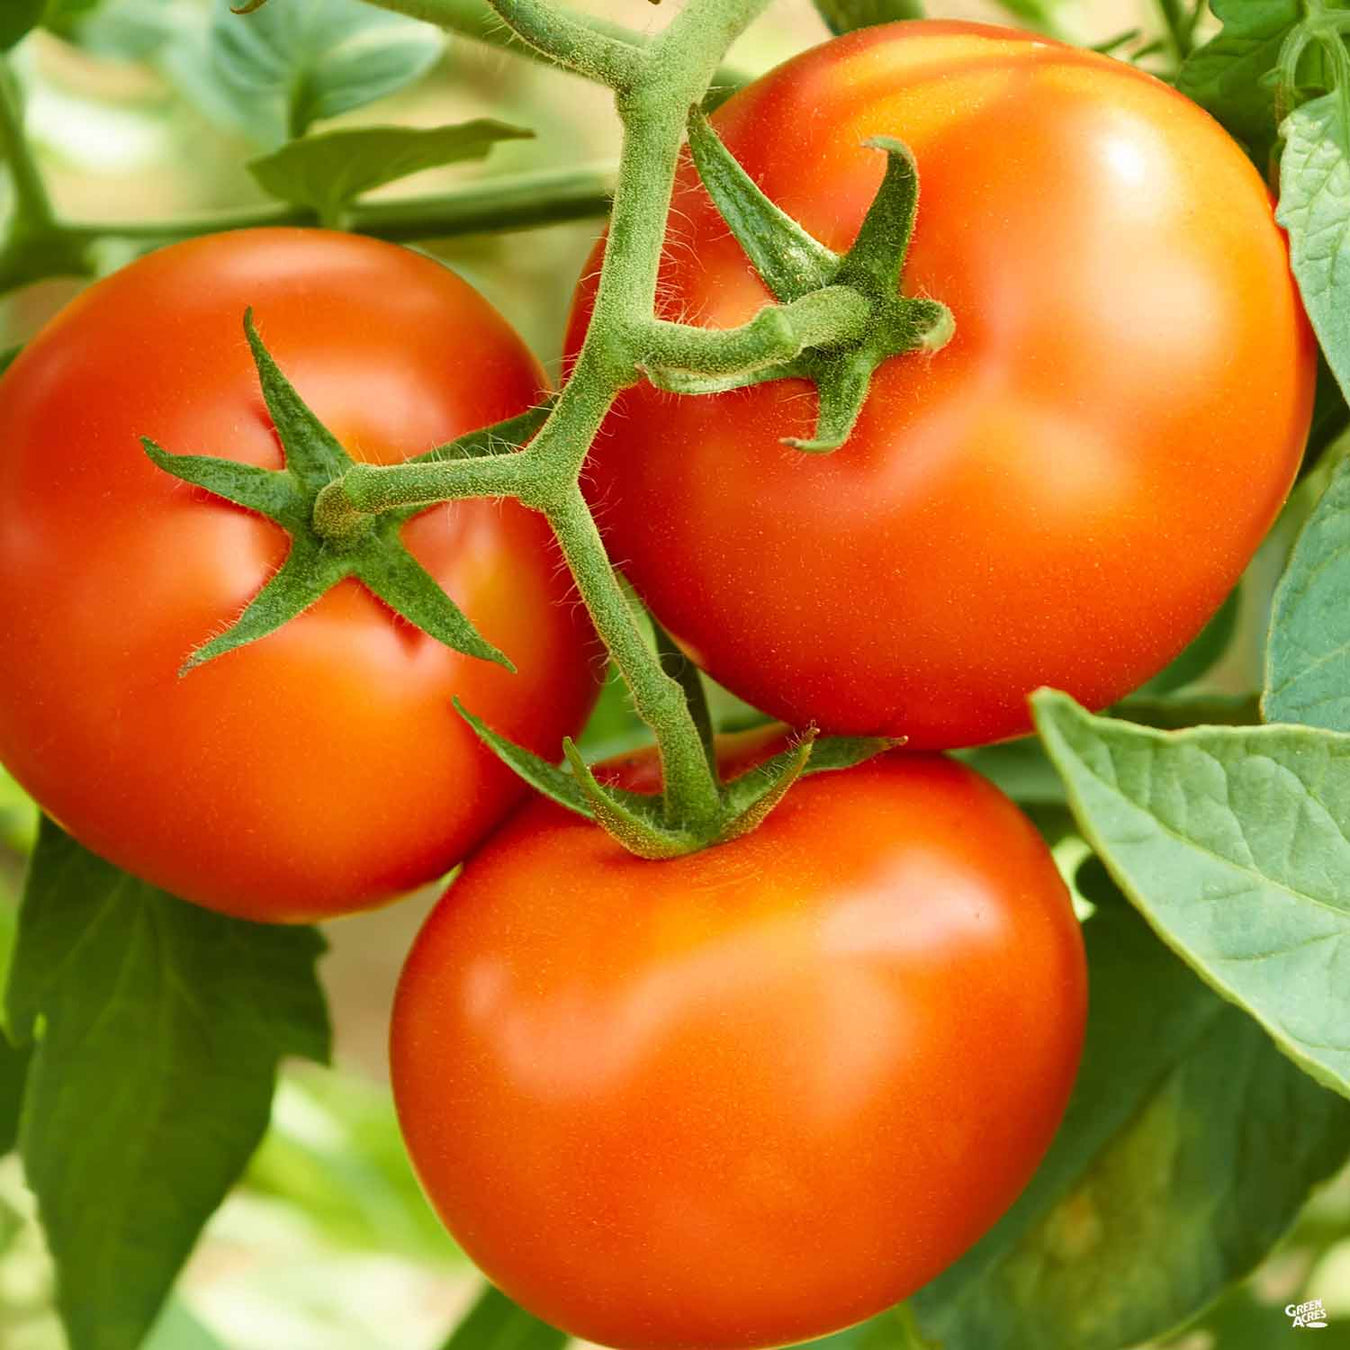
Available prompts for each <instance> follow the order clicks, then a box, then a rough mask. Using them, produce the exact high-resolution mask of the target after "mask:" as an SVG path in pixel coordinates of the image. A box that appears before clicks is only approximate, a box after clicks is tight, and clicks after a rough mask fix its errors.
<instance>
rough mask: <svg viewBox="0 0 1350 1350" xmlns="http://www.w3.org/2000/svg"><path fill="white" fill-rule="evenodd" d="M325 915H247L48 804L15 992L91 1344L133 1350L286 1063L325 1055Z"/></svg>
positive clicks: (61, 1292)
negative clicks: (135, 858)
mask: <svg viewBox="0 0 1350 1350" xmlns="http://www.w3.org/2000/svg"><path fill="white" fill-rule="evenodd" d="M322 951H323V942H322V939H321V938H320V937H319V936H318V934H317V933H316V932H315V931H314V930H313V929H309V928H288V927H281V926H273V927H269V926H267V925H262V924H253V923H245V922H243V921H241V920H237V919H229V918H226V917H224V916H222V915H219V914H214V913H212V912H211V911H209V910H205V909H200V908H198V907H196V906H194V905H188V904H185V903H183V902H182V901H179V900H176V899H175V898H174V897H173V896H170V895H166V894H165V893H164V892H163V891H159V890H156V889H154V888H153V887H151V886H148V885H146V884H145V883H143V882H140V881H138V880H136V879H135V878H134V877H131V876H128V875H127V874H126V873H125V872H120V871H118V869H117V868H115V867H113V866H112V865H111V864H109V863H106V862H104V861H102V859H100V858H96V857H95V856H94V855H93V854H91V853H88V852H87V851H86V850H84V849H83V848H81V847H80V845H79V844H77V843H75V841H74V840H72V839H70V838H69V837H67V836H66V835H65V834H63V833H62V832H61V831H60V830H59V829H58V828H57V827H56V826H55V825H53V824H51V822H49V821H44V822H43V824H42V828H41V831H40V834H39V837H38V844H37V849H36V851H35V853H34V855H33V862H32V867H31V870H30V873H29V877H28V885H27V888H26V891H25V894H24V900H23V908H22V910H21V913H20V918H19V937H18V943H17V945H16V948H15V953H14V964H13V968H12V970H11V973H10V980H9V988H8V994H7V1000H8V1011H9V1017H10V1023H11V1026H12V1028H13V1030H14V1032H15V1034H16V1035H17V1036H18V1037H19V1039H20V1040H21V1041H24V1042H34V1043H35V1049H34V1053H33V1062H32V1066H31V1068H30V1071H29V1078H28V1086H27V1091H26V1097H25V1102H24V1116H23V1124H22V1127H21V1134H20V1148H21V1150H22V1153H23V1159H24V1169H25V1173H26V1175H27V1178H28V1183H29V1186H30V1187H31V1189H32V1190H33V1192H34V1194H35V1195H36V1196H37V1199H38V1206H39V1211H40V1213H41V1217H42V1222H43V1227H44V1230H45V1232H46V1236H47V1242H48V1245H49V1247H50V1248H51V1253H52V1256H53V1257H54V1259H55V1261H56V1268H57V1277H58V1294H57V1304H58V1308H59V1311H60V1313H61V1317H62V1320H63V1322H64V1323H65V1326H66V1329H67V1334H68V1335H69V1337H70V1343H71V1350H130V1348H131V1347H133V1346H135V1345H137V1344H139V1342H140V1340H141V1338H142V1337H143V1336H144V1335H145V1333H146V1331H147V1330H148V1328H149V1327H150V1325H151V1323H152V1322H153V1321H154V1319H155V1316H156V1314H157V1313H158V1311H159V1309H160V1306H161V1304H162V1303H163V1301H164V1298H165V1295H166V1294H167V1293H168V1291H169V1288H170V1286H171V1285H172V1284H173V1281H174V1279H175V1277H176V1276H177V1274H178V1271H179V1269H180V1267H181V1266H182V1264H183V1262H184V1261H185V1260H186V1258H187V1256H188V1253H189V1252H190V1251H191V1249H192V1246H193V1244H194V1243H195V1241H196V1239H197V1235H198V1233H199V1232H200V1231H201V1228H202V1225H203V1224H204V1223H205V1222H206V1220H207V1219H208V1218H209V1217H210V1215H211V1213H212V1212H213V1211H214V1210H215V1208H216V1207H217V1206H218V1205H219V1204H220V1202H221V1200H222V1199H223V1198H224V1196H225V1193H226V1192H227V1191H228V1190H229V1189H230V1187H231V1186H232V1185H233V1184H234V1182H235V1180H236V1179H237V1178H238V1176H239V1174H240V1173H241V1172H242V1170H243V1168H244V1165H245V1164H246V1163H247V1161H248V1158H249V1155H250V1154H251V1153H252V1152H253V1150H254V1148H255V1147H256V1146H257V1143H258V1141H259V1139H260V1138H261V1137H262V1133H263V1130H264V1129H265V1127H266V1125H267V1118H268V1111H269V1108H270V1104H271V1100H272V1090H273V1087H274V1084H275V1081H276V1072H277V1063H278V1061H279V1060H280V1059H281V1058H282V1057H283V1056H286V1055H303V1056H306V1057H308V1058H311V1059H316V1060H325V1059H326V1058H327V1056H328V1053H329V1029H328V1019H327V1013H326V1009H325V1007H324V1000H323V994H322V992H321V990H320V988H319V986H318V983H317V982H316V980H315V975H314V964H315V962H316V960H317V959H318V957H319V956H320V954H321V953H322Z"/></svg>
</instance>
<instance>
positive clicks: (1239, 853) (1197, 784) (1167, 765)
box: [1032, 690, 1350, 1095]
mask: <svg viewBox="0 0 1350 1350" xmlns="http://www.w3.org/2000/svg"><path fill="white" fill-rule="evenodd" d="M1032 707H1033V711H1034V712H1035V715H1036V723H1037V727H1038V728H1039V730H1040V733H1041V737H1042V739H1043V740H1044V742H1045V746H1046V749H1047V751H1048V752H1049V754H1050V758H1051V759H1052V760H1053V761H1054V762H1055V766H1056V767H1057V768H1058V770H1059V772H1060V775H1061V776H1062V777H1063V779H1064V783H1065V786H1066V787H1067V789H1068V794H1069V804H1070V806H1071V807H1072V809H1073V813H1074V816H1075V817H1076V818H1077V820H1078V823H1079V825H1080V827H1081V828H1082V831H1083V835H1084V837H1085V838H1086V839H1087V841H1088V842H1089V843H1090V844H1091V845H1092V847H1093V848H1094V849H1095V850H1096V852H1097V853H1098V855H1099V856H1100V857H1101V859H1102V861H1103V862H1105V864H1106V866H1107V867H1108V868H1109V869H1110V872H1111V874H1112V876H1113V877H1114V878H1115V880H1116V881H1117V882H1118V883H1119V885H1120V886H1121V888H1122V889H1123V890H1124V891H1125V893H1126V894H1127V895H1128V896H1129V897H1130V899H1131V901H1133V903H1134V904H1135V905H1136V906H1137V907H1138V908H1139V909H1140V911H1141V912H1142V913H1143V914H1144V916H1145V918H1147V919H1148V921H1149V923H1151V924H1152V925H1153V927H1154V928H1155V929H1156V930H1157V932H1158V934H1159V936H1161V937H1162V938H1163V940H1164V941H1165V942H1167V944H1168V945H1169V946H1171V947H1172V948H1173V949H1174V950H1175V951H1176V952H1177V953H1178V954H1179V955H1181V956H1182V957H1183V958H1184V959H1185V960H1186V961H1187V962H1188V963H1189V964H1190V966H1191V967H1192V968H1193V969H1194V970H1196V971H1197V972H1198V973H1199V974H1200V975H1201V976H1202V977H1203V978H1204V979H1205V980H1206V981H1208V982H1209V983H1210V984H1211V985H1213V987H1214V988H1215V989H1217V990H1218V991H1219V992H1220V993H1221V994H1223V995H1224V996H1225V997H1226V998H1229V999H1231V1000H1232V1001H1233V1002H1234V1003H1236V1004H1238V1005H1239V1006H1240V1007H1242V1008H1243V1009H1245V1010H1246V1011H1247V1012H1248V1013H1250V1014H1251V1016H1252V1017H1254V1018H1255V1019H1256V1020H1257V1021H1258V1022H1260V1024H1261V1025H1262V1026H1263V1027H1265V1029H1266V1030H1267V1031H1268V1032H1269V1033H1270V1035H1271V1037H1272V1038H1273V1039H1274V1041H1275V1043H1276V1044H1277V1045H1278V1046H1279V1047H1280V1049H1282V1050H1283V1051H1284V1052H1285V1053H1286V1054H1287V1055H1289V1056H1290V1058H1291V1059H1293V1060H1294V1061H1295V1062H1296V1063H1297V1064H1299V1065H1300V1066H1301V1067H1302V1068H1303V1069H1304V1070H1306V1071H1307V1072H1308V1073H1310V1074H1312V1075H1313V1077H1315V1078H1317V1079H1318V1080H1319V1081H1321V1082H1322V1083H1324V1084H1326V1085H1327V1086H1328V1087H1332V1088H1335V1089H1336V1090H1337V1091H1339V1092H1342V1093H1345V1094H1347V1095H1350V1034H1348V1033H1347V1028H1350V982H1347V981H1346V979H1345V976H1344V972H1345V969H1346V959H1347V956H1350V833H1348V832H1350V736H1343V735H1338V734H1336V733H1333V732H1329V731H1315V730H1312V729H1310V728H1305V727H1285V726H1270V727H1231V728H1229V727H1197V728H1193V729H1191V730H1188V731H1175V732H1163V731H1154V730H1152V729H1150V728H1146V727H1139V726H1134V725H1132V724H1131V723H1129V722H1121V721H1117V720H1114V719H1112V718H1107V717H1093V716H1091V715H1090V714H1089V713H1087V712H1085V711H1084V710H1083V709H1082V708H1080V707H1079V706H1078V705H1077V704H1076V703H1075V702H1074V701H1073V700H1072V699H1070V698H1069V697H1068V696H1067V695H1065V694H1060V693H1055V692H1052V691H1050V690H1041V691H1040V692H1038V693H1037V694H1035V695H1033V697H1032Z"/></svg>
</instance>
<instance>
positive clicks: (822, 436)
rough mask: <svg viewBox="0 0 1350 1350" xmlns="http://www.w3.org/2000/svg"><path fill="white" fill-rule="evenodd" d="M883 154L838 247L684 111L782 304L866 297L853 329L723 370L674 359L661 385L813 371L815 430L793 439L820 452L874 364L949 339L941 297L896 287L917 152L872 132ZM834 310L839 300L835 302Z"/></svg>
mask: <svg viewBox="0 0 1350 1350" xmlns="http://www.w3.org/2000/svg"><path fill="white" fill-rule="evenodd" d="M868 144H869V145H870V146H872V147H874V148H875V149H878V150H881V151H883V152H884V153H885V154H886V156H887V165H886V174H885V177H884V178H883V179H882V183H881V187H880V189H879V190H878V192H877V195H876V197H875V198H874V199H873V202H872V205H871V207H870V208H869V210H868V212H867V216H866V218H865V219H864V221H863V224H862V228H861V230H860V231H859V232H858V237H857V239H856V240H855V241H854V243H853V246H852V248H850V249H849V251H848V252H847V253H846V254H844V255H843V256H842V257H841V256H839V255H838V254H836V253H834V252H833V251H832V250H830V249H828V248H826V247H825V245H824V244H822V243H820V242H819V240H817V239H815V238H813V237H812V236H811V235H810V234H808V233H807V232H806V231H805V230H804V229H802V227H801V226H800V225H799V224H798V223H797V222H796V221H795V220H793V219H792V218H791V217H790V216H788V215H787V214H786V213H784V212H783V211H781V210H779V208H778V207H777V206H775V205H774V203H773V202H771V201H770V200H769V199H768V198H767V197H766V196H765V195H764V193H763V192H761V191H760V189H759V187H758V186H757V185H756V183H755V182H754V180H753V179H751V177H750V175H749V174H747V173H746V172H745V170H744V169H742V168H741V166H740V165H739V164H738V163H737V162H736V160H735V159H734V158H733V157H732V155H731V153H730V152H729V151H728V150H727V148H726V146H724V145H723V144H722V142H721V140H719V139H718V137H717V135H716V133H715V132H714V131H713V129H712V127H711V126H710V125H709V123H708V121H707V119H706V118H705V117H704V116H703V114H702V113H701V112H699V111H698V110H697V109H694V110H693V111H692V112H691V113H690V117H689V145H690V149H691V150H692V152H693V156H694V163H695V165H696V167H697V168H698V171H699V175H700V177H701V178H702V180H703V183H704V186H705V187H706V188H707V189H708V192H709V194H710V195H711V197H712V199H713V201H714V203H715V204H716V206H717V209H718V211H719V212H720V213H721V215H722V217H723V219H724V220H725V221H726V222H727V225H728V226H729V227H730V229H731V232H732V233H733V234H734V235H735V236H736V239H737V240H738V241H739V243H740V245H741V247H742V248H743V249H744V250H745V252H746V254H747V256H748V257H749V259H750V261H751V262H752V263H753V264H754V266H755V268H756V270H757V271H758V272H759V274H760V276H761V277H762V278H763V280H764V283H765V284H766V285H767V286H768V288H769V289H770V290H771V291H772V292H773V293H774V295H775V296H776V297H777V298H778V300H779V301H780V302H781V303H782V305H783V306H784V307H786V309H787V310H791V309H793V308H795V307H800V306H801V305H803V304H804V303H805V302H806V301H807V300H808V298H809V297H812V296H824V295H828V294H830V293H831V292H833V293H835V294H846V295H850V296H852V297H853V298H854V301H855V304H856V302H857V300H858V299H860V300H861V302H862V317H861V319H860V320H859V321H858V322H857V324H856V329H855V331H854V332H852V333H847V332H844V331H843V329H842V326H840V328H838V329H837V330H836V332H837V334H838V335H836V336H834V337H832V338H830V339H827V340H825V341H820V342H813V343H807V344H803V348H802V350H801V351H799V352H798V353H796V354H794V355H792V356H791V357H789V358H788V359H786V360H783V361H778V362H772V361H769V362H765V363H763V364H761V365H759V366H757V367H756V368H754V369H749V370H741V371H737V372H733V373H730V374H727V375H724V376H717V375H712V376H710V375H707V374H705V373H702V372H693V371H688V370H679V369H674V368H663V369H656V370H652V369H648V371H647V374H648V378H649V379H650V380H651V381H652V383H653V384H656V385H657V386H659V387H660V388H664V389H669V390H672V391H674V392H676V393H682V394H706V393H720V392H722V391H724V390H728V389H739V388H744V387H746V386H748V385H752V384H762V383H765V382H766V381H769V380H780V379H786V378H790V377H796V378H799V379H807V380H810V381H811V382H812V383H813V384H814V385H815V386H816V388H817V390H818V391H819V396H820V411H819V414H818V418H817V425H816V434H815V435H814V436H813V437H811V438H810V439H809V440H799V439H789V440H788V442H787V443H788V444H789V445H792V446H795V447H796V448H797V449H799V450H806V451H809V452H813V453H826V452H828V451H831V450H837V449H838V448H839V447H840V446H841V445H843V443H844V442H845V441H846V440H847V439H848V437H849V434H850V433H851V432H852V430H853V427H854V424H855V423H856V422H857V420H858V415H859V413H860V412H861V411H862V406H863V403H864V402H865V401H866V398H867V392H868V389H869V387H870V385H871V380H872V373H873V372H874V371H875V370H876V368H877V367H878V366H879V365H881V363H882V362H883V361H887V360H889V359H890V358H891V357H893V356H901V355H903V354H904V353H906V352H913V351H928V352H935V351H938V350H939V349H941V348H942V347H943V346H945V345H946V344H947V342H949V341H950V340H951V337H952V334H953V333H954V332H955V328H956V325H955V321H954V320H953V318H952V314H951V311H950V310H949V309H948V308H947V307H946V305H944V304H942V303H941V302H940V301H938V300H931V299H927V298H924V297H912V296H906V295H902V294H901V292H900V282H901V277H902V275H903V273H904V267H905V258H906V255H907V253H908V251H909V241H910V237H911V235H912V234H913V231H914V218H915V214H916V212H917V210H918V203H919V175H918V169H917V167H916V165H915V162H914V157H913V155H912V154H911V153H910V152H909V150H908V148H907V147H906V146H904V145H903V144H901V142H899V141H896V140H891V139H889V138H885V137H878V138H875V139H873V140H871V141H869V142H868ZM836 312H838V310H836Z"/></svg>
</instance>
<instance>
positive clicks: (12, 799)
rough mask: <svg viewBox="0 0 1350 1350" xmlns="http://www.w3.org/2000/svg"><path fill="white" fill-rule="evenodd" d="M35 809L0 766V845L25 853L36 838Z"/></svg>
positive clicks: (27, 797) (28, 798)
mask: <svg viewBox="0 0 1350 1350" xmlns="http://www.w3.org/2000/svg"><path fill="white" fill-rule="evenodd" d="M37 818H38V812H37V807H36V806H34V805H33V800H32V798H31V797H29V795H28V794H27V793H26V792H25V791H24V790H23V789H22V788H21V787H20V786H19V785H18V784H17V783H16V782H15V781H14V780H13V779H12V778H11V777H10V776H9V774H7V773H6V772H5V770H4V768H3V766H0V844H3V845H5V847H7V848H10V849H12V850H13V851H14V852H15V853H27V852H28V851H29V850H30V849H31V848H32V847H33V840H34V839H36V838H37Z"/></svg>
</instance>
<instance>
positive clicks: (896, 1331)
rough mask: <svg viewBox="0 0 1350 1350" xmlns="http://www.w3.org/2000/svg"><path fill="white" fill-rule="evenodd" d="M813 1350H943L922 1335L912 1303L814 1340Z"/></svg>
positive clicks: (811, 1348) (811, 1347)
mask: <svg viewBox="0 0 1350 1350" xmlns="http://www.w3.org/2000/svg"><path fill="white" fill-rule="evenodd" d="M809 1345H810V1350H941V1347H939V1346H935V1345H933V1343H932V1342H931V1341H927V1340H924V1338H923V1337H922V1336H921V1335H920V1334H919V1328H918V1324H917V1323H916V1321H915V1318H914V1314H913V1313H912V1312H911V1311H910V1308H909V1305H908V1304H903V1303H902V1304H901V1305H900V1306H899V1307H898V1308H890V1309H888V1310H887V1311H886V1312H884V1313H882V1314H881V1315H880V1316H879V1317H873V1318H872V1319H871V1320H870V1321H867V1322H860V1323H859V1324H858V1325H857V1326H856V1327H849V1328H848V1330H846V1331H837V1332H835V1334H834V1335H833V1336H826V1337H825V1339H824V1340H820V1341H811V1342H810V1343H809Z"/></svg>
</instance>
